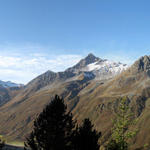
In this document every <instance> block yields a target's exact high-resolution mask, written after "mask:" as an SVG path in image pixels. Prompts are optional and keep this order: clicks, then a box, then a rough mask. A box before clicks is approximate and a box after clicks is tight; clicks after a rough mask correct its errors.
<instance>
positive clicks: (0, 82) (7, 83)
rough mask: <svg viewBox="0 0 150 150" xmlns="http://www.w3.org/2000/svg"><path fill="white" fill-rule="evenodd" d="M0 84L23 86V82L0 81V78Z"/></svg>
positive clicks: (4, 85) (7, 86) (6, 86)
mask: <svg viewBox="0 0 150 150" xmlns="http://www.w3.org/2000/svg"><path fill="white" fill-rule="evenodd" d="M0 85H1V86H3V87H5V88H9V87H21V86H23V84H17V83H13V82H11V81H6V82H5V81H1V80H0Z"/></svg>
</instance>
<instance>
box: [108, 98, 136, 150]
mask: <svg viewBox="0 0 150 150" xmlns="http://www.w3.org/2000/svg"><path fill="white" fill-rule="evenodd" d="M133 124H134V120H133V114H132V113H129V107H128V104H127V98H126V97H124V98H122V99H121V102H120V105H119V110H118V112H117V113H116V119H115V120H114V121H113V129H112V137H111V140H110V142H109V143H108V145H107V148H106V149H107V150H115V149H116V150H127V149H128V139H130V138H132V137H133V136H135V135H136V131H131V130H129V126H131V125H133Z"/></svg>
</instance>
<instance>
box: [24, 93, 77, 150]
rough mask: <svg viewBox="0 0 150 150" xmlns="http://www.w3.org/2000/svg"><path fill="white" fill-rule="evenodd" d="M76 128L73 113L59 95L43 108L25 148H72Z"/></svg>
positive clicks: (55, 149)
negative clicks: (73, 133) (68, 110)
mask: <svg viewBox="0 0 150 150" xmlns="http://www.w3.org/2000/svg"><path fill="white" fill-rule="evenodd" d="M73 128H74V122H73V121H72V114H71V113H70V112H67V106H66V105H65V104H64V100H63V99H62V98H60V97H59V96H57V95H56V96H55V98H54V99H53V100H52V101H51V102H50V103H49V104H48V105H47V106H46V107H45V108H44V109H43V111H42V112H41V113H40V115H39V116H38V118H37V119H36V120H35V121H34V128H33V131H32V132H31V134H30V135H29V137H28V138H27V139H26V142H25V148H24V149H25V150H70V149H72V147H71V146H72V143H71V139H72V138H71V137H72V132H73V130H72V129H73Z"/></svg>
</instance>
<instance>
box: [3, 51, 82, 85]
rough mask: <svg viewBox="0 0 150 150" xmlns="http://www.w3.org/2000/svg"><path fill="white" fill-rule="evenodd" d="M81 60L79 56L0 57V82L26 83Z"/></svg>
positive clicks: (32, 54) (20, 55)
mask: <svg viewBox="0 0 150 150" xmlns="http://www.w3.org/2000/svg"><path fill="white" fill-rule="evenodd" d="M81 58H82V57H81V56H80V55H57V56H56V55H53V56H51V55H46V54H41V53H31V54H28V55H23V54H17V55H9V56H8V55H7V56H6V55H0V80H4V81H7V80H11V81H13V82H17V83H27V82H29V81H30V80H32V79H33V78H35V77H36V76H38V75H40V74H41V73H44V72H46V71H47V70H52V71H55V72H57V71H63V70H65V69H66V68H68V67H71V66H73V65H75V64H76V63H77V62H78V61H79V60H80V59H81Z"/></svg>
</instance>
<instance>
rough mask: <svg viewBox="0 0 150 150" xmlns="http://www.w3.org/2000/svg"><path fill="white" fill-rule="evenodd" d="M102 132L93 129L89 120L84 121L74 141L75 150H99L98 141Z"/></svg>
mask: <svg viewBox="0 0 150 150" xmlns="http://www.w3.org/2000/svg"><path fill="white" fill-rule="evenodd" d="M100 136H101V133H100V132H97V131H96V130H95V129H93V125H92V123H91V121H90V120H89V119H84V120H83V124H82V125H81V126H80V127H76V130H75V135H74V139H73V145H74V146H73V147H74V150H99V147H100V145H99V144H98V139H99V137H100Z"/></svg>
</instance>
